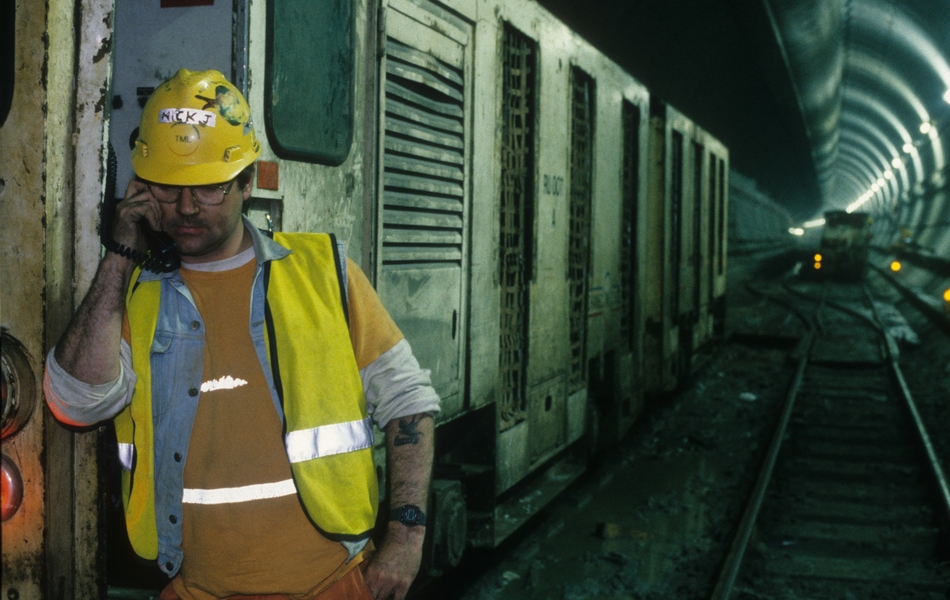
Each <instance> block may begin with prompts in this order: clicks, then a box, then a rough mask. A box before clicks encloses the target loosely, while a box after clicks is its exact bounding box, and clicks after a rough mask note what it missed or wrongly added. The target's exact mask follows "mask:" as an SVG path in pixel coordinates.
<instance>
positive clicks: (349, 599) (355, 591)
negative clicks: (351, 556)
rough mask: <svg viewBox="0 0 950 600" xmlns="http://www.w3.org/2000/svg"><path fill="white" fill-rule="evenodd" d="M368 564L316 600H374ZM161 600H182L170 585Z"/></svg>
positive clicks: (249, 599) (271, 599)
mask: <svg viewBox="0 0 950 600" xmlns="http://www.w3.org/2000/svg"><path fill="white" fill-rule="evenodd" d="M365 566H366V562H365V561H364V562H362V563H360V566H358V567H356V568H355V569H351V570H350V572H349V573H347V574H346V575H344V576H343V577H341V578H340V579H338V580H337V581H336V582H335V583H334V584H333V585H331V586H330V587H328V588H327V589H325V590H323V591H322V592H320V594H319V595H317V597H316V598H315V599H314V600H373V594H372V593H371V592H370V591H369V586H367V585H366V581H365V580H364V579H363V568H364V567H365ZM289 598H290V596H285V595H283V594H267V595H256V596H229V597H228V598H227V600H288V599H289ZM159 600H181V597H179V596H178V594H177V593H176V592H175V589H174V588H173V587H172V584H170V583H169V584H168V585H167V586H166V587H165V589H164V590H162V594H161V595H160V596H159Z"/></svg>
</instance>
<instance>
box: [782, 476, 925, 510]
mask: <svg viewBox="0 0 950 600" xmlns="http://www.w3.org/2000/svg"><path fill="white" fill-rule="evenodd" d="M782 483H783V484H784V486H783V488H782V490H783V491H785V490H787V491H786V493H794V494H803V495H808V496H812V497H818V498H826V499H829V500H830V499H834V498H838V499H849V498H850V499H851V500H854V501H866V502H887V503H890V504H896V503H905V504H906V503H921V504H923V503H925V502H927V501H928V500H929V498H930V497H929V496H928V495H927V493H926V492H925V491H924V489H923V488H922V487H920V486H907V485H902V484H897V483H894V482H890V481H867V482H865V481H853V482H842V481H814V480H813V479H812V478H810V477H807V476H794V475H793V476H790V477H785V478H783V480H782Z"/></svg>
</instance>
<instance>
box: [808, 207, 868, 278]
mask: <svg viewBox="0 0 950 600" xmlns="http://www.w3.org/2000/svg"><path fill="white" fill-rule="evenodd" d="M871 223H872V219H871V216H870V215H869V214H868V213H866V212H851V213H849V212H847V211H843V210H830V211H827V212H826V213H825V227H824V231H823V232H822V236H821V244H820V245H819V247H818V252H817V253H816V254H815V260H814V265H813V268H812V272H813V273H815V274H817V275H819V276H821V277H822V278H826V279H835V280H839V281H857V280H860V279H863V278H864V275H865V273H867V269H868V250H869V248H870V242H871Z"/></svg>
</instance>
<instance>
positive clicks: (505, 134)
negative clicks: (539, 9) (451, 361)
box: [498, 26, 536, 431]
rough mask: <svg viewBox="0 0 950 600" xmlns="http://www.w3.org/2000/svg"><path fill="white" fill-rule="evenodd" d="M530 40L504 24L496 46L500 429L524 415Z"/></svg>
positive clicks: (530, 199) (530, 157) (530, 151)
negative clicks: (498, 55)
mask: <svg viewBox="0 0 950 600" xmlns="http://www.w3.org/2000/svg"><path fill="white" fill-rule="evenodd" d="M535 53H536V49H535V46H534V44H533V43H532V42H531V41H530V40H528V38H526V37H525V36H523V35H521V34H520V33H518V32H517V31H515V30H514V29H513V28H512V27H510V26H507V27H505V30H504V47H503V50H502V57H503V67H502V68H503V71H502V88H503V89H502V140H501V165H500V167H501V203H500V216H501V219H500V222H501V231H500V234H501V235H500V240H499V265H498V268H499V277H498V279H499V283H500V287H501V310H500V317H501V324H500V336H499V337H500V339H499V361H498V368H499V372H500V382H501V386H500V390H499V394H498V414H499V422H498V424H499V425H498V426H499V429H500V430H501V431H504V430H505V429H508V428H509V427H512V426H513V425H515V424H516V423H518V422H520V421H522V420H523V419H524V418H525V409H526V406H525V376H526V373H525V367H526V364H527V341H528V333H527V332H528V303H529V300H528V281H529V279H530V276H529V269H530V266H531V258H530V251H531V243H532V230H533V227H534V223H533V218H532V214H533V211H532V207H533V203H534V198H533V189H532V185H531V183H532V176H533V158H534V157H533V141H534V108H533V103H534V93H535V91H534V81H535V75H534V56H535Z"/></svg>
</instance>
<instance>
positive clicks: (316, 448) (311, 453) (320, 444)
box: [284, 417, 373, 463]
mask: <svg viewBox="0 0 950 600" xmlns="http://www.w3.org/2000/svg"><path fill="white" fill-rule="evenodd" d="M284 444H285V445H286V447H287V458H289V459H290V462H291V463H299V462H303V461H305V460H311V459H314V458H321V457H325V456H332V455H334V454H343V453H344V452H355V451H357V450H364V449H366V448H372V447H373V420H372V419H370V418H369V417H366V418H365V419H362V420H360V421H350V422H349V423H337V424H335V425H321V426H319V427H312V428H310V429H302V430H299V431H291V432H290V433H288V434H287V436H286V437H285V438H284Z"/></svg>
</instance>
